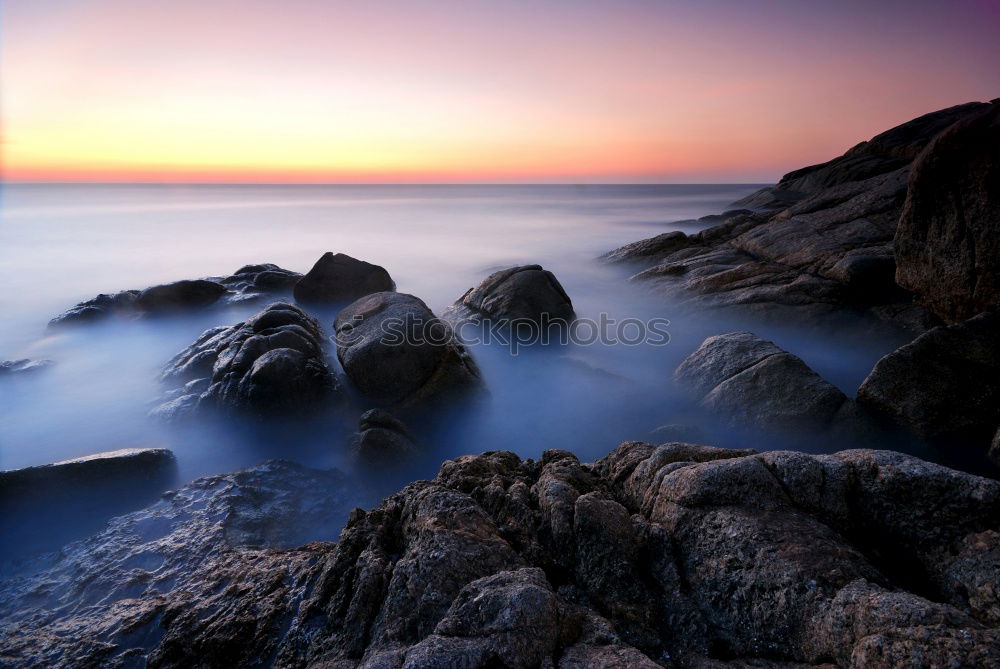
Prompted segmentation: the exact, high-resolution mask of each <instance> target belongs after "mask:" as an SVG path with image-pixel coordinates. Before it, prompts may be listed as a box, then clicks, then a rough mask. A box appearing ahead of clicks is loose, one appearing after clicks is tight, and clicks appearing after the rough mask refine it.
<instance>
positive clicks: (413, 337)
mask: <svg viewBox="0 0 1000 669" xmlns="http://www.w3.org/2000/svg"><path fill="white" fill-rule="evenodd" d="M334 330H335V331H336V338H337V358H338V359H339V360H340V364H341V365H342V366H343V368H344V372H345V373H346V374H347V376H348V377H349V378H350V380H351V382H352V383H353V384H354V386H355V387H356V388H357V389H358V390H359V391H360V392H361V393H362V394H363V395H364V396H365V397H366V398H368V399H370V400H373V401H375V402H378V403H380V404H382V405H384V406H396V407H401V408H410V407H414V406H418V405H424V404H435V403H438V402H443V401H446V400H449V399H456V398H460V397H462V396H467V395H468V394H470V393H473V392H475V391H477V390H480V389H481V388H482V380H481V379H480V375H479V368H478V367H477V366H476V363H475V362H474V361H473V359H472V357H471V356H470V355H469V353H468V351H467V350H466V349H465V346H464V345H463V344H462V343H461V342H459V341H458V339H457V338H456V337H455V336H454V333H453V331H452V330H451V327H450V326H449V325H448V324H447V323H445V322H444V321H442V320H440V319H439V318H437V317H436V316H435V315H434V313H433V312H431V310H430V309H429V308H428V307H427V305H426V304H424V303H423V302H422V301H421V300H420V299H418V298H416V297H414V296H413V295H407V294H405V293H394V292H383V293H375V294H373V295H369V296H367V297H363V298H361V299H360V300H357V301H356V302H353V303H352V304H350V305H348V306H347V307H345V308H344V309H342V310H341V311H340V313H339V314H337V320H336V322H335V323H334Z"/></svg>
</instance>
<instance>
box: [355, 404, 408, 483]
mask: <svg viewBox="0 0 1000 669" xmlns="http://www.w3.org/2000/svg"><path fill="white" fill-rule="evenodd" d="M351 450H352V452H353V453H352V455H353V456H354V459H355V460H357V461H358V462H359V463H360V464H362V465H363V466H365V467H372V468H377V469H381V470H386V469H393V468H396V467H399V466H400V465H404V464H406V463H407V462H408V461H410V460H412V459H413V457H414V456H415V455H416V454H417V451H418V448H417V443H416V440H415V439H414V438H413V435H412V434H411V433H410V430H409V429H408V428H407V427H406V424H405V423H403V421H401V420H399V419H398V418H396V417H395V416H393V415H392V414H391V413H389V412H388V411H383V410H382V409H369V410H368V411H366V412H364V413H363V414H361V419H360V420H359V421H358V431H357V432H356V433H355V434H354V436H353V437H352V439H351Z"/></svg>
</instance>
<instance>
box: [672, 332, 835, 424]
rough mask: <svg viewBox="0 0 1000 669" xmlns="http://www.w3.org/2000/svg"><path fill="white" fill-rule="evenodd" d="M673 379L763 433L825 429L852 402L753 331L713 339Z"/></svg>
mask: <svg viewBox="0 0 1000 669" xmlns="http://www.w3.org/2000/svg"><path fill="white" fill-rule="evenodd" d="M674 379H675V380H676V381H677V382H678V383H680V384H681V385H682V386H684V387H686V388H688V389H689V390H690V391H691V392H692V393H693V394H694V395H695V396H696V397H697V398H699V400H700V404H701V406H703V407H705V408H707V409H709V410H711V411H714V412H717V413H719V414H721V415H723V416H725V417H726V418H728V419H729V420H730V421H731V422H733V423H734V424H736V425H740V426H750V427H756V428H761V429H782V430H792V429H797V428H804V427H812V428H816V427H822V426H825V425H827V424H829V422H830V421H831V420H832V419H833V418H834V416H835V415H836V414H837V412H838V411H839V410H840V409H841V408H842V407H843V405H844V403H845V402H847V401H848V399H847V397H846V396H845V395H844V393H842V392H841V391H840V390H838V389H837V388H836V387H835V386H833V385H832V384H830V383H829V382H827V381H825V380H823V378H822V377H820V376H819V375H818V374H817V373H816V372H814V371H813V370H812V369H810V368H809V366H808V365H806V364H805V363H804V362H802V360H801V359H799V358H798V357H796V356H794V355H792V354H791V353H788V352H786V351H784V350H782V349H780V348H778V347H777V346H775V345H774V344H773V343H771V342H769V341H766V340H764V339H761V338H760V337H757V336H756V335H754V334H752V333H749V332H730V333H728V334H721V335H716V336H714V337H709V338H708V339H706V340H705V341H704V342H702V344H701V346H699V347H698V349H697V350H696V351H695V352H694V353H692V354H691V355H689V356H688V357H687V358H685V359H684V361H683V362H681V364H680V365H679V366H678V367H677V370H676V372H675V373H674Z"/></svg>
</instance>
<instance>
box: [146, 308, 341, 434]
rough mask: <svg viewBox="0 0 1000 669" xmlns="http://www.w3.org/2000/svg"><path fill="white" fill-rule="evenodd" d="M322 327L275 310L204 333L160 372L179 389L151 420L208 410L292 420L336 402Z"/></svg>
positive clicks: (293, 312)
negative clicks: (279, 415) (285, 415)
mask: <svg viewBox="0 0 1000 669" xmlns="http://www.w3.org/2000/svg"><path fill="white" fill-rule="evenodd" d="M322 341H323V334H322V332H321V330H320V326H319V323H317V322H316V320H315V319H313V318H311V317H310V316H309V315H307V314H306V313H305V312H304V311H302V310H301V309H299V308H298V307H296V306H293V305H291V304H287V303H285V302H275V303H274V304H271V305H269V306H268V307H267V308H265V309H263V310H262V311H260V312H259V313H257V314H255V315H254V316H252V317H250V318H249V319H247V320H246V321H245V322H242V323H237V324H236V325H232V326H228V327H226V326H222V327H216V328H212V329H210V330H206V331H205V332H204V333H202V335H201V337H199V338H198V340H197V341H195V342H194V343H193V344H192V345H191V346H189V347H188V348H186V349H184V350H183V351H181V352H180V353H178V354H177V355H176V356H174V358H173V359H171V360H170V362H168V363H167V365H166V367H165V368H164V370H163V374H162V379H163V380H164V381H165V382H167V383H170V384H172V385H174V386H177V388H176V389H175V390H174V391H173V392H172V393H170V395H169V396H168V398H167V401H166V402H165V403H164V404H162V405H160V406H159V407H158V408H156V409H154V414H156V415H158V416H160V417H163V418H168V419H174V418H180V417H182V416H183V415H186V414H187V413H189V412H190V411H193V410H195V409H199V408H206V407H211V408H215V409H220V410H236V411H241V412H246V413H251V414H259V415H264V414H295V413H302V412H307V411H310V410H316V409H318V408H320V407H322V406H323V405H325V404H327V403H331V402H333V401H335V400H336V397H337V395H338V393H339V390H340V389H339V387H338V385H337V382H336V378H335V377H334V376H333V374H332V373H331V371H330V369H329V367H328V366H327V364H326V359H325V355H324V353H323V346H322Z"/></svg>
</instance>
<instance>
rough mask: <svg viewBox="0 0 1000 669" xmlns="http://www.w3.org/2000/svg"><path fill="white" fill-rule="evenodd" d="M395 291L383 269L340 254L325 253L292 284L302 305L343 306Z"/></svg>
mask: <svg viewBox="0 0 1000 669" xmlns="http://www.w3.org/2000/svg"><path fill="white" fill-rule="evenodd" d="M393 290H396V284H395V282H394V281H393V280H392V278H391V277H390V276H389V273H388V272H387V271H385V268H383V267H379V266H378V265H373V264H371V263H368V262H365V261H363V260H357V259H355V258H352V257H351V256H348V255H344V254H343V253H337V254H333V253H330V252H327V253H324V254H323V255H322V257H320V259H319V260H317V261H316V264H315V265H313V267H312V269H311V270H309V272H308V273H307V274H306V275H305V276H303V277H302V278H301V279H299V281H298V282H297V283H296V284H295V288H294V293H295V299H296V300H297V301H298V302H301V303H303V304H345V303H347V302H352V301H354V300H356V299H358V298H360V297H364V296H365V295H371V294H372V293H380V292H383V291H393Z"/></svg>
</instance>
